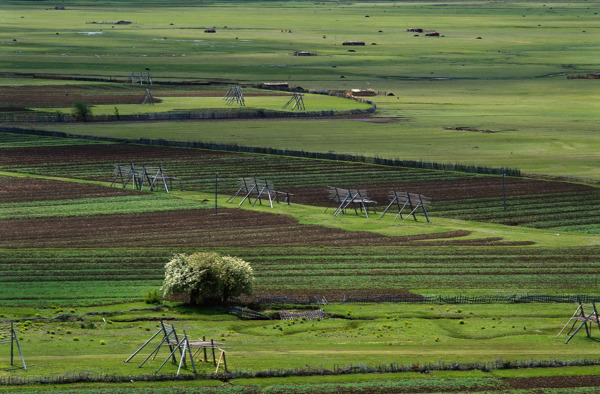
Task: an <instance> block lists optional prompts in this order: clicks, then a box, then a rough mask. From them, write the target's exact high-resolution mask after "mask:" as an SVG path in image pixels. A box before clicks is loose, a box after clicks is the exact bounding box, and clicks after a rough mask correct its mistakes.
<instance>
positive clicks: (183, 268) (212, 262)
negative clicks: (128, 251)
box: [161, 252, 254, 305]
mask: <svg viewBox="0 0 600 394" xmlns="http://www.w3.org/2000/svg"><path fill="white" fill-rule="evenodd" d="M253 282H254V272H253V270H252V267H250V264H248V263H247V262H246V261H244V260H242V259H240V258H238V257H232V256H221V255H220V254H218V253H200V252H198V253H193V254H185V253H181V254H176V255H175V256H173V258H172V259H171V261H169V262H168V263H167V264H166V265H165V281H164V283H163V286H162V288H161V289H162V290H163V292H164V295H165V297H166V296H169V295H173V294H182V293H189V294H190V303H192V304H194V305H198V304H202V303H209V302H214V301H217V302H220V303H223V304H224V303H226V302H227V301H228V300H229V299H230V298H231V297H237V296H239V295H242V294H246V295H251V294H252V285H253Z"/></svg>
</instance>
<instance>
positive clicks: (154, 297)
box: [144, 289, 162, 304]
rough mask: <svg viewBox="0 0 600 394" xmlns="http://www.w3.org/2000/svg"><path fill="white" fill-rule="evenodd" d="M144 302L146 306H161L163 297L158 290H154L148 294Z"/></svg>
mask: <svg viewBox="0 0 600 394" xmlns="http://www.w3.org/2000/svg"><path fill="white" fill-rule="evenodd" d="M144 302H145V303H146V304H160V303H161V302H162V297H161V295H160V293H159V292H158V289H152V290H150V291H149V292H147V293H146V296H145V297H144Z"/></svg>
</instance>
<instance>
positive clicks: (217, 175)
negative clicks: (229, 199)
mask: <svg viewBox="0 0 600 394" xmlns="http://www.w3.org/2000/svg"><path fill="white" fill-rule="evenodd" d="M218 192H219V173H218V172H217V173H216V174H215V215H216V214H218V211H217V193H218Z"/></svg>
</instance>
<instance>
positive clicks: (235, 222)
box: [0, 209, 500, 248]
mask: <svg viewBox="0 0 600 394" xmlns="http://www.w3.org/2000/svg"><path fill="white" fill-rule="evenodd" d="M9 229H10V231H9ZM0 233H2V234H3V237H2V239H0V247H4V248H26V247H27V248H49V247H61V248H67V247H68V248H86V247H117V248H121V247H132V246H136V247H237V246H240V247H241V246H319V245H324V246H386V245H410V244H414V243H416V242H418V241H421V240H431V239H444V238H454V237H461V236H465V235H468V232H466V231H452V232H446V233H439V234H423V235H414V236H401V237H386V236H383V235H379V234H375V233H370V232H349V231H343V230H337V229H331V228H327V227H321V226H312V225H301V224H299V223H298V222H297V220H296V219H294V218H290V217H288V216H284V215H275V214H270V213H259V212H253V211H243V210H231V209H222V210H220V211H219V214H218V215H216V216H215V215H214V213H213V211H212V210H186V211H169V212H155V213H142V214H125V215H96V216H86V217H63V218H43V219H20V220H4V221H1V222H0ZM440 242H443V243H447V244H460V245H464V244H468V245H470V244H473V245H488V244H497V243H499V242H500V239H497V238H489V239H481V240H468V241H460V240H457V241H452V240H448V241H440ZM428 245H430V243H428Z"/></svg>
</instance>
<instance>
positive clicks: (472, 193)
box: [0, 144, 596, 206]
mask: <svg viewBox="0 0 600 394" xmlns="http://www.w3.org/2000/svg"><path fill="white" fill-rule="evenodd" d="M0 152H1V153H2V154H1V155H0V166H11V165H17V166H18V165H30V164H31V165H35V164H42V163H53V164H56V163H86V162H97V163H100V162H106V163H105V164H106V165H107V166H110V168H112V164H116V163H128V162H143V163H165V162H167V163H168V162H169V161H172V162H173V161H175V162H176V163H177V164H175V165H171V166H169V167H168V170H170V172H172V173H174V174H176V175H178V176H181V177H183V178H184V179H185V178H186V176H185V174H181V173H182V172H184V171H183V170H181V169H178V168H177V165H181V163H185V162H188V163H194V164H195V166H197V168H198V170H201V169H202V167H203V164H204V165H207V164H208V165H213V163H215V162H216V163H219V162H223V163H224V164H223V167H224V168H223V170H222V171H220V174H221V177H222V178H223V179H224V178H226V177H230V178H237V177H240V176H248V175H249V174H247V173H244V172H243V169H244V168H252V169H250V170H249V171H257V168H256V163H255V162H253V160H254V159H253V158H252V157H248V156H249V155H243V154H236V153H231V152H215V151H207V150H189V149H177V148H166V147H153V146H141V145H133V144H110V145H80V146H56V147H31V148H9V149H2V150H0ZM233 158H235V159H236V160H239V164H238V165H237V169H236V170H234V171H235V172H234V171H232V170H231V169H229V168H227V167H226V166H227V165H230V163H231V160H232V159H233ZM304 163H305V161H298V159H294V158H280V157H273V159H272V160H271V162H270V167H269V168H268V169H266V168H265V169H264V170H263V171H265V170H266V171H268V172H270V173H277V174H278V175H277V176H278V177H286V178H288V179H289V180H288V182H289V183H293V182H294V178H295V177H297V176H302V175H305V174H303V169H302V167H301V166H300V165H301V164H304ZM319 165H320V167H319V170H320V171H324V172H325V173H327V174H329V173H331V174H333V175H332V176H335V175H336V173H337V174H338V175H337V176H339V174H340V173H344V172H353V171H356V174H360V172H361V171H374V170H376V171H378V172H379V173H382V174H383V173H386V174H390V173H392V174H398V176H397V179H398V181H397V182H393V183H392V182H390V181H386V182H377V181H376V180H375V181H373V180H369V181H364V180H363V181H362V183H356V182H352V181H351V180H349V181H348V182H352V183H351V184H350V185H340V184H333V185H332V186H340V187H360V188H364V189H367V190H368V192H369V196H370V197H371V198H372V199H374V200H375V201H377V202H378V205H379V206H386V205H387V203H388V201H389V200H388V193H389V192H390V191H392V190H398V191H410V192H413V193H421V194H424V195H426V196H430V197H432V198H433V199H434V202H435V201H445V200H459V199H467V198H484V197H498V196H499V195H501V193H502V184H501V181H500V179H499V178H497V177H464V178H462V179H452V180H441V181H440V180H438V181H435V180H432V181H418V182H414V181H413V182H410V181H403V180H402V179H403V174H404V173H406V172H407V170H406V169H403V168H397V167H383V166H369V165H363V164H360V165H357V164H350V163H340V162H320V163H319ZM321 166H322V167H321ZM253 167H254V168H253ZM215 168H218V167H215ZM194 175H195V176H198V173H196V174H194ZM253 175H254V174H253ZM211 176H213V174H211ZM315 176H319V174H318V173H315ZM78 177H81V178H91V177H89V176H87V177H86V174H80V176H78ZM349 178H350V177H349ZM92 179H93V178H92ZM363 179H364V178H363ZM369 179H372V178H371V177H369ZM104 180H106V181H109V180H112V179H111V177H110V173H108V174H107V175H106V177H105V179H104ZM184 188H185V184H184ZM286 190H288V191H290V192H292V193H293V194H294V197H293V201H295V202H298V203H303V204H312V205H319V206H327V205H328V204H329V200H328V198H327V192H326V188H325V186H319V187H300V188H286ZM592 190H596V189H595V188H593V187H591V186H586V185H581V184H574V183H567V182H551V181H543V180H535V179H524V178H506V193H507V195H509V196H521V195H530V194H543V193H562V192H580V191H592Z"/></svg>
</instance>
